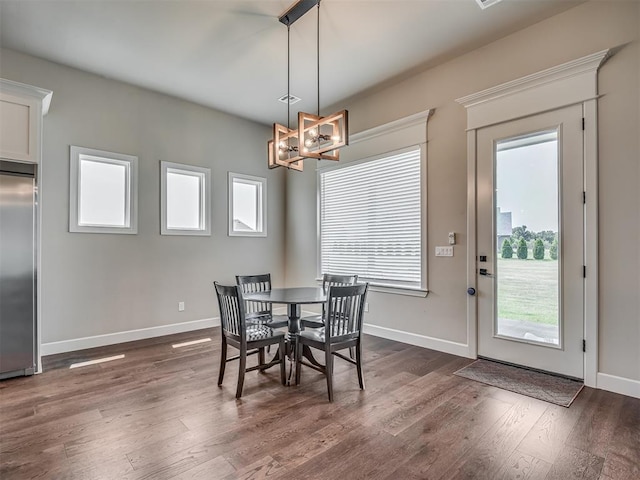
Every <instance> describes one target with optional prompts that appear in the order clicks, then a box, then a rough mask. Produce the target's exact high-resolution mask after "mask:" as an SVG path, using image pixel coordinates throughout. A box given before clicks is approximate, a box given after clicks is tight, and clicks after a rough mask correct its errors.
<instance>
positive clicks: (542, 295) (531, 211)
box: [476, 105, 585, 378]
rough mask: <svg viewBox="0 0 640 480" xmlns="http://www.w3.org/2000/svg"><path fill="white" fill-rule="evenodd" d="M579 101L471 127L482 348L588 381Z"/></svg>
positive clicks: (500, 357)
mask: <svg viewBox="0 0 640 480" xmlns="http://www.w3.org/2000/svg"><path fill="white" fill-rule="evenodd" d="M582 117H583V112H582V105H575V106H570V107H565V108H562V109H558V110H554V111H551V112H547V113H542V114H538V115H534V116H530V117H527V118H523V119H518V120H513V121H509V122H505V123H501V124H498V125H494V126H489V127H485V128H480V129H478V131H477V172H476V179H477V180H476V181H477V184H476V188H477V204H476V205H477V212H476V214H477V217H476V223H477V230H476V234H477V237H476V238H477V265H476V267H477V268H476V271H477V279H476V285H477V290H478V355H479V356H482V357H487V358H491V359H496V360H500V361H504V362H509V363H513V364H517V365H523V366H527V367H531V368H535V369H540V370H545V371H549V372H555V373H558V374H562V375H566V376H570V377H574V378H584V354H583V338H584V267H583V265H584V263H585V262H584V238H585V230H584V225H585V221H584V218H585V210H584V197H583V192H584V190H585V187H584V185H585V178H584V166H583V127H582Z"/></svg>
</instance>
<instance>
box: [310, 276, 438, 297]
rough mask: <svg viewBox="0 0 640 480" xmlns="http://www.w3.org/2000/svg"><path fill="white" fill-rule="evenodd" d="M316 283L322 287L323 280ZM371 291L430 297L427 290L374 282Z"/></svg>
mask: <svg viewBox="0 0 640 480" xmlns="http://www.w3.org/2000/svg"><path fill="white" fill-rule="evenodd" d="M316 282H318V284H319V285H322V279H321V278H316ZM358 282H359V281H358ZM369 290H370V291H372V292H380V293H390V294H392V295H406V296H408V297H422V298H426V297H427V295H429V290H427V289H426V288H425V289H423V288H410V287H398V286H391V285H384V284H381V283H373V282H369Z"/></svg>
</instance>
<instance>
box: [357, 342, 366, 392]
mask: <svg viewBox="0 0 640 480" xmlns="http://www.w3.org/2000/svg"><path fill="white" fill-rule="evenodd" d="M355 350H356V370H357V371H358V383H359V384H360V388H361V389H362V390H364V375H363V374H362V340H361V339H358V343H357V344H356V348H355Z"/></svg>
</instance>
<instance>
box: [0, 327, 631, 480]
mask: <svg viewBox="0 0 640 480" xmlns="http://www.w3.org/2000/svg"><path fill="white" fill-rule="evenodd" d="M219 334H220V333H219V330H218V329H210V330H201V331H199V332H190V333H186V334H179V335H173V336H170V337H162V338H156V339H151V340H144V341H140V342H131V343H127V344H122V345H117V346H111V347H103V348H98V349H93V350H85V351H82V352H73V353H69V354H62V355H56V356H51V357H46V358H45V373H43V374H41V375H37V376H34V377H28V378H27V377H23V378H17V379H11V380H5V381H2V382H0V429H1V433H0V478H1V479H2V480H5V479H20V480H22V479H29V478H39V479H56V480H59V479H74V480H78V479H80V480H86V479H117V480H124V479H132V480H133V479H153V480H159V479H181V480H182V479H207V480H211V479H239V478H242V479H249V478H250V479H259V478H269V479H276V478H278V479H280V478H282V479H295V480H301V479H306V478H322V479H340V480H350V479H359V478H362V479H390V480H391V479H394V480H395V479H399V480H408V479H439V478H443V479H459V478H473V479H491V480H495V479H501V478H527V479H558V480H567V479H573V478H585V479H602V480H604V479H616V480H623V479H634V480H637V479H639V478H640V466H639V465H640V400H639V399H633V398H629V397H624V396H622V395H616V394H613V393H609V392H605V391H601V390H593V389H590V388H585V389H584V390H583V391H582V392H581V393H580V395H579V396H578V398H577V399H576V401H575V402H574V403H573V405H572V406H571V408H568V409H567V408H563V407H559V406H556V405H551V404H548V403H544V402H541V401H538V400H534V399H532V398H528V397H524V396H520V395H517V394H515V393H511V392H507V391H502V390H499V389H497V388H494V387H490V386H486V385H483V384H480V383H477V382H474V381H471V380H467V379H464V378H460V377H457V376H454V375H452V373H453V372H454V371H455V370H457V369H459V368H460V367H462V366H464V365H466V364H468V363H470V360H468V359H464V358H459V357H455V356H452V355H447V354H444V353H439V352H435V351H432V350H427V349H422V348H418V347H413V346H409V345H405V344H402V343H397V342H393V341H389V340H384V339H380V338H376V337H370V336H367V337H365V343H364V345H365V362H364V370H365V382H366V387H367V389H366V390H365V391H360V390H359V388H358V380H357V375H356V372H355V369H354V368H353V367H351V366H349V365H348V364H346V363H344V362H342V361H341V360H339V359H336V372H335V402H334V403H332V404H331V403H329V402H328V401H327V392H326V385H325V381H324V378H323V377H322V376H321V375H320V374H319V373H318V372H315V371H313V370H310V369H308V368H307V369H303V372H302V385H300V386H299V387H283V386H282V385H280V383H279V381H278V379H279V376H278V371H277V370H278V369H277V368H274V369H272V370H270V371H268V372H266V373H258V372H251V373H249V374H247V378H246V380H245V390H244V396H243V397H242V399H241V400H240V401H236V399H235V398H234V394H235V382H236V378H237V371H236V364H235V363H232V364H229V365H228V366H227V377H226V378H225V382H224V385H223V387H222V388H219V387H218V386H217V385H216V379H217V374H218V355H219V351H220V338H219ZM203 336H210V337H211V338H212V340H213V341H212V342H210V343H207V344H200V345H195V346H190V347H185V348H181V349H175V350H174V349H172V348H171V344H172V343H175V342H179V341H186V340H192V339H196V338H201V337H203ZM118 353H124V354H125V355H126V357H125V359H123V360H117V361H114V362H110V363H104V364H99V365H93V366H89V367H84V368H78V369H73V370H70V369H69V368H68V366H69V364H70V363H72V362H75V361H84V360H87V359H91V358H99V357H103V356H108V355H115V354H118ZM252 361H255V357H252Z"/></svg>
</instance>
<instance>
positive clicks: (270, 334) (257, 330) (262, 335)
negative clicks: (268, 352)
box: [247, 324, 284, 342]
mask: <svg viewBox="0 0 640 480" xmlns="http://www.w3.org/2000/svg"><path fill="white" fill-rule="evenodd" d="M282 336H284V332H279V331H276V330H274V329H273V328H271V327H269V326H267V325H260V324H255V325H247V342H252V341H255V340H264V339H266V338H274V337H282Z"/></svg>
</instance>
